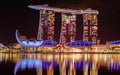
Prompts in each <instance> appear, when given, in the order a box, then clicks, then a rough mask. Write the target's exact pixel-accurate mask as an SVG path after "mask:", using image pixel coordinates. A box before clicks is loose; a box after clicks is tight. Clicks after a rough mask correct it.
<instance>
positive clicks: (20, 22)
mask: <svg viewBox="0 0 120 75" xmlns="http://www.w3.org/2000/svg"><path fill="white" fill-rule="evenodd" d="M31 4H32V5H39V4H40V5H41V4H48V5H49V6H54V7H63V8H72V9H86V8H92V9H96V10H98V11H99V15H98V27H99V30H98V38H99V39H100V40H101V43H105V42H106V41H114V40H120V24H119V22H120V1H119V0H3V1H2V2H0V42H1V43H3V44H5V45H9V44H11V43H17V41H16V39H15V30H16V29H19V31H20V33H21V34H22V35H26V36H27V37H28V38H36V36H37V31H38V23H39V22H38V21H39V12H38V11H36V10H33V9H30V8H28V7H27V6H28V5H31Z"/></svg>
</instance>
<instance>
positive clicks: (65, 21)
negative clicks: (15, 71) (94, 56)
mask: <svg viewBox="0 0 120 75" xmlns="http://www.w3.org/2000/svg"><path fill="white" fill-rule="evenodd" d="M75 35H76V15H74V14H62V25H61V34H60V44H63V43H66V42H73V41H75Z"/></svg>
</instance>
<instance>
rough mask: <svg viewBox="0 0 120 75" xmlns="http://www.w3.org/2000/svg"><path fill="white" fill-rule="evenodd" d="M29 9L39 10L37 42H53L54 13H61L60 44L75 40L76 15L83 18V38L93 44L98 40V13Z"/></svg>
mask: <svg viewBox="0 0 120 75" xmlns="http://www.w3.org/2000/svg"><path fill="white" fill-rule="evenodd" d="M28 7H29V8H32V9H35V10H39V14H40V16H39V28H38V34H37V40H54V36H55V34H54V32H56V31H55V30H54V26H55V25H54V24H55V23H54V22H55V16H56V15H55V12H60V13H61V19H62V21H61V31H60V40H59V43H60V44H64V43H66V42H73V41H75V38H76V15H82V16H83V32H82V33H83V36H82V37H83V38H82V40H84V41H91V42H93V43H95V44H97V43H98V42H99V40H98V38H97V37H98V34H97V30H98V19H97V15H98V13H99V12H98V11H97V10H92V9H91V8H88V9H86V10H73V9H62V8H55V7H49V6H48V5H31V6H28Z"/></svg>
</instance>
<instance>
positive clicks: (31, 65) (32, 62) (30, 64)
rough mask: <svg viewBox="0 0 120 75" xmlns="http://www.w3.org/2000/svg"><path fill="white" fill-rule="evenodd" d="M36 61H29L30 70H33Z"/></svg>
mask: <svg viewBox="0 0 120 75" xmlns="http://www.w3.org/2000/svg"><path fill="white" fill-rule="evenodd" d="M33 64H34V61H33V60H28V68H33Z"/></svg>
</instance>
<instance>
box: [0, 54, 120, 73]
mask: <svg viewBox="0 0 120 75" xmlns="http://www.w3.org/2000/svg"><path fill="white" fill-rule="evenodd" d="M8 60H9V61H11V62H13V63H15V66H14V75H17V74H18V73H19V72H18V71H19V70H20V71H25V70H26V69H35V72H36V75H104V74H102V73H101V69H102V68H105V70H104V71H106V70H107V71H108V72H111V71H116V72H118V73H120V54H12V53H9V54H8V53H0V62H2V61H8ZM31 75H33V74H31ZM114 75H115V74H114Z"/></svg>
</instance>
